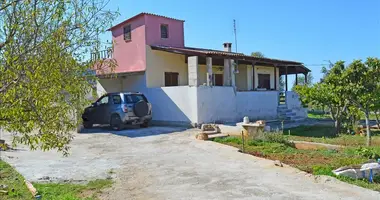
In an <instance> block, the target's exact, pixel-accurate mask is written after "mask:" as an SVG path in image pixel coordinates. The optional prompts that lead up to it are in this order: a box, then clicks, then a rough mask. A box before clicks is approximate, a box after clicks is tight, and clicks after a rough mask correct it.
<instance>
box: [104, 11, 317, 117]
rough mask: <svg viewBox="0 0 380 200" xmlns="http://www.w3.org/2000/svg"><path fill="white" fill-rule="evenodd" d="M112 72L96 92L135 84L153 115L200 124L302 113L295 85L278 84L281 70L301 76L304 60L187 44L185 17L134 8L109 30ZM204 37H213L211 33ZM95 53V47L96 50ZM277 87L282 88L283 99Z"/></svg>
mask: <svg viewBox="0 0 380 200" xmlns="http://www.w3.org/2000/svg"><path fill="white" fill-rule="evenodd" d="M109 31H111V32H112V40H113V43H114V48H113V52H112V53H109V50H107V53H103V54H102V55H103V56H102V57H103V58H112V59H114V60H115V61H116V62H117V65H118V66H117V67H116V69H115V71H114V73H116V74H117V78H108V77H106V76H103V75H99V77H100V81H99V82H98V83H97V88H98V93H99V94H101V93H104V92H122V91H139V92H143V93H144V94H145V95H146V96H147V97H148V99H149V100H150V101H151V103H152V105H153V120H154V121H156V122H163V123H180V124H202V123H209V122H235V121H241V120H242V118H243V117H244V116H249V117H250V118H251V119H252V120H254V119H276V118H278V117H279V116H283V117H287V118H288V119H302V118H304V117H306V111H305V109H303V108H302V106H301V104H300V102H299V100H298V96H297V95H296V94H295V93H293V92H285V93H283V92H280V91H279V77H280V76H281V75H285V77H286V78H285V80H286V81H287V75H289V74H303V75H305V76H306V75H307V73H308V72H310V70H309V69H308V68H306V67H305V66H304V65H303V64H302V63H300V62H295V61H288V60H278V59H270V58H258V57H252V56H247V55H244V54H242V53H234V52H231V47H232V45H231V43H224V44H223V49H222V50H212V49H204V48H193V47H186V46H185V41H184V37H185V36H184V21H183V20H178V19H173V18H170V17H165V16H160V15H155V14H150V13H140V14H138V15H136V16H134V17H131V18H129V19H127V20H125V21H123V22H121V23H119V24H117V25H115V26H113V27H111V28H110V29H109ZM205 37H209V38H210V40H212V39H213V37H212V36H205ZM98 56H100V53H99V55H98ZM280 93H281V94H286V95H285V99H283V102H282V104H281V102H280V100H281V98H280Z"/></svg>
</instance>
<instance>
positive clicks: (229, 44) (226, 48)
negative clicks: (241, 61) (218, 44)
mask: <svg viewBox="0 0 380 200" xmlns="http://www.w3.org/2000/svg"><path fill="white" fill-rule="evenodd" d="M223 46H224V51H227V52H231V46H232V43H229V42H225V43H223Z"/></svg>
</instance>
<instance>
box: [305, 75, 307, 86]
mask: <svg viewBox="0 0 380 200" xmlns="http://www.w3.org/2000/svg"><path fill="white" fill-rule="evenodd" d="M304 76H305V85H306V84H307V73H304Z"/></svg>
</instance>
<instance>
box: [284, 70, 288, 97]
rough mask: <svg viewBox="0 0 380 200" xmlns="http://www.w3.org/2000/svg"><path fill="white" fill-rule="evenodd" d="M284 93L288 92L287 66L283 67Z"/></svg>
mask: <svg viewBox="0 0 380 200" xmlns="http://www.w3.org/2000/svg"><path fill="white" fill-rule="evenodd" d="M285 91H288V66H286V67H285Z"/></svg>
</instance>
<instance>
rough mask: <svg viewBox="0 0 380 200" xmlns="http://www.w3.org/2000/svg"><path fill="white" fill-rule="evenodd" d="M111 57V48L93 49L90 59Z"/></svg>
mask: <svg viewBox="0 0 380 200" xmlns="http://www.w3.org/2000/svg"><path fill="white" fill-rule="evenodd" d="M112 57H113V49H112V48H111V47H110V48H107V49H106V50H101V51H95V52H92V53H91V60H104V59H109V58H112Z"/></svg>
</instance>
